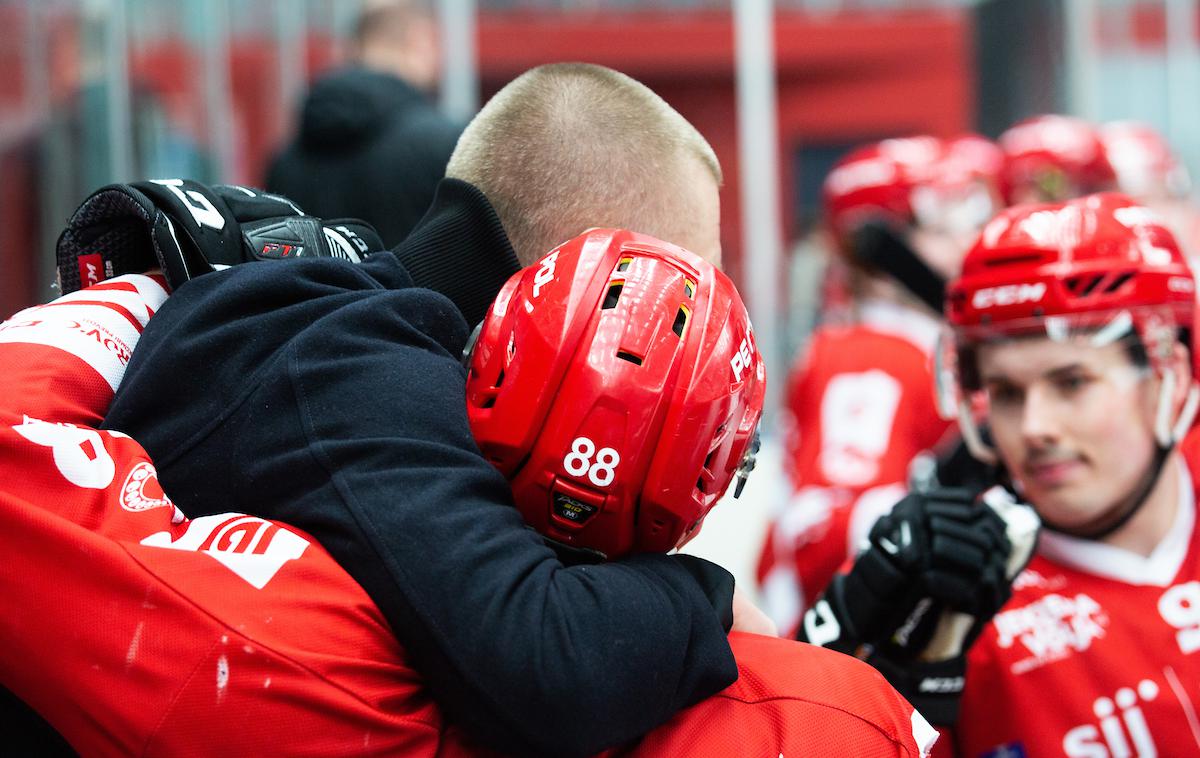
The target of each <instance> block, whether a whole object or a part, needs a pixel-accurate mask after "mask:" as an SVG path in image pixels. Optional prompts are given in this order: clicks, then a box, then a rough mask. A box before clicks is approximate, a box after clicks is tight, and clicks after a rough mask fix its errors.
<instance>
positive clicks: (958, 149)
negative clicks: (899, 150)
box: [910, 134, 1004, 236]
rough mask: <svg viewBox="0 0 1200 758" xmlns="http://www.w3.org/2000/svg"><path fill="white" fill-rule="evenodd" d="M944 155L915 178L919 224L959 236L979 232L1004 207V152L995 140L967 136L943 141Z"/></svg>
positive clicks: (914, 198) (914, 199) (915, 211)
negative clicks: (1001, 176)
mask: <svg viewBox="0 0 1200 758" xmlns="http://www.w3.org/2000/svg"><path fill="white" fill-rule="evenodd" d="M941 148H942V149H941V154H940V155H939V156H938V158H937V159H936V160H934V161H933V163H931V164H930V165H928V166H927V167H925V169H924V170H923V171H921V172H920V174H919V175H918V176H916V177H915V180H914V183H913V185H914V186H913V189H912V194H911V195H910V197H911V201H910V202H911V205H912V209H913V216H914V219H913V220H914V223H916V224H917V225H918V226H920V227H923V228H928V229H935V230H940V231H944V232H947V233H950V234H955V235H962V234H967V235H972V236H973V235H974V234H975V233H977V232H978V231H979V230H980V229H981V228H982V227H983V225H984V224H985V223H987V221H988V220H989V219H990V218H991V217H992V216H994V215H996V213H997V212H998V211H999V210H1000V209H1001V208H1002V207H1003V201H1002V199H1001V197H1000V174H1001V172H1002V170H1003V168H1004V153H1003V151H1001V150H1000V148H999V147H998V146H997V145H996V143H994V142H992V141H991V140H989V139H987V138H985V137H981V136H979V135H977V134H964V135H961V136H958V137H955V138H954V139H950V140H944V141H941Z"/></svg>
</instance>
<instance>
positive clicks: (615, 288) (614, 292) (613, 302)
mask: <svg viewBox="0 0 1200 758" xmlns="http://www.w3.org/2000/svg"><path fill="white" fill-rule="evenodd" d="M624 287H625V282H617V283H615V284H612V285H610V286H609V288H608V294H607V295H605V296H604V304H603V305H601V306H600V308H601V309H602V310H606V311H607V310H609V309H611V308H616V307H617V301H618V300H620V299H621V290H622V289H624Z"/></svg>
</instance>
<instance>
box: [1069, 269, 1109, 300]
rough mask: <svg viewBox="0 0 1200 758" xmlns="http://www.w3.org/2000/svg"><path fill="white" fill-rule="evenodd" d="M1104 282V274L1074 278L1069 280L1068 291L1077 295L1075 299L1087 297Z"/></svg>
mask: <svg viewBox="0 0 1200 758" xmlns="http://www.w3.org/2000/svg"><path fill="white" fill-rule="evenodd" d="M1103 280H1104V274H1095V275H1093V276H1073V277H1071V278H1070V279H1068V280H1067V289H1069V290H1071V292H1073V293H1074V294H1075V297H1087V296H1088V295H1090V294H1092V292H1093V291H1094V290H1095V289H1096V287H1098V286H1099V285H1100V282H1101V281H1103Z"/></svg>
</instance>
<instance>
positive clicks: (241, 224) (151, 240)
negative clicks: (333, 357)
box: [57, 179, 383, 294]
mask: <svg viewBox="0 0 1200 758" xmlns="http://www.w3.org/2000/svg"><path fill="white" fill-rule="evenodd" d="M381 249H383V244H382V242H380V240H379V235H377V234H376V233H375V230H374V229H373V228H371V226H370V225H368V224H366V223H364V222H362V221H354V220H335V221H322V220H321V219H319V218H316V217H315V216H308V215H306V214H304V213H303V211H301V210H300V209H299V208H298V207H296V205H295V204H294V203H292V202H291V201H290V200H288V199H287V198H284V197H280V196H279V195H272V194H270V193H268V192H263V191H262V190H256V189H250V188H248V187H241V186H236V185H223V184H218V185H215V186H212V187H209V186H207V185H204V184H200V183H199V182H193V181H191V180H188V179H155V180H152V181H144V182H134V183H133V184H110V185H108V186H106V187H102V188H100V189H99V190H97V191H96V192H94V193H92V194H91V195H90V196H89V197H88V198H87V199H86V200H84V201H83V203H82V204H81V205H80V206H79V208H78V209H76V211H75V213H73V214H72V215H71V218H70V220H69V221H68V222H67V227H66V229H65V230H64V231H63V233H62V235H60V236H59V238H58V248H57V262H58V283H59V287H60V289H61V290H62V292H63V294H67V293H70V292H74V291H75V290H78V289H82V288H83V287H87V286H90V285H92V284H97V283H99V282H101V281H103V280H105V279H111V278H112V277H114V276H120V275H121V274H141V273H145V272H147V271H151V270H154V269H161V270H162V272H163V274H164V275H165V276H166V279H167V283H168V284H169V285H170V287H171V288H172V289H176V288H178V287H179V286H180V285H182V284H183V283H184V282H186V281H188V280H189V279H193V278H195V277H197V276H200V275H201V274H206V273H209V272H211V271H219V270H221V269H223V268H229V267H230V266H234V265H237V264H239V263H246V262H249V261H256V260H277V259H286V258H311V257H322V258H345V259H346V260H349V261H353V262H357V261H359V260H361V259H362V257H364V256H365V255H367V254H368V253H371V252H374V251H376V250H381Z"/></svg>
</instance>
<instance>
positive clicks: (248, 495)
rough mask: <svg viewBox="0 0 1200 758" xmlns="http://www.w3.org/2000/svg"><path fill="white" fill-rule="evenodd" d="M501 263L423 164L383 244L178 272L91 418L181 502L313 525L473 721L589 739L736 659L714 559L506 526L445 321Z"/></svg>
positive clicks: (505, 495) (488, 293)
mask: <svg viewBox="0 0 1200 758" xmlns="http://www.w3.org/2000/svg"><path fill="white" fill-rule="evenodd" d="M401 261H403V264H402V263H401ZM517 268H518V265H517V262H516V257H515V256H514V255H513V253H512V249H511V246H510V245H509V243H508V240H507V238H506V237H505V236H504V233H503V229H502V227H501V225H500V223H499V220H498V219H497V218H496V215H495V212H494V211H493V209H492V208H491V206H490V205H489V204H488V202H487V200H486V198H485V197H484V196H483V194H482V193H480V192H479V191H478V190H477V189H475V188H474V187H472V186H470V185H469V184H465V183H463V182H458V181H455V180H445V181H444V182H443V183H442V185H441V186H440V187H439V190H438V198H437V200H436V201H435V204H434V207H433V208H431V210H430V211H429V213H428V214H427V215H426V216H425V218H424V219H423V220H422V222H421V224H420V225H418V227H417V229H416V230H415V231H414V233H413V235H412V236H411V237H410V238H409V239H408V240H407V241H406V242H405V243H404V244H402V245H401V246H400V247H399V248H397V250H396V251H395V252H394V253H393V252H382V253H378V254H375V255H373V256H370V257H368V258H367V259H366V260H365V261H364V262H363V263H362V264H359V265H353V264H350V263H347V262H344V261H340V260H331V259H313V260H303V259H302V260H293V261H280V262H258V263H249V264H245V265H242V266H237V267H235V268H233V269H230V270H228V271H224V272H219V273H215V274H211V275H205V276H202V277H199V278H198V279H195V280H193V281H191V282H188V283H187V284H185V285H183V286H182V287H180V288H179V290H178V291H177V292H175V293H174V294H173V295H172V296H171V297H170V298H169V299H168V301H167V303H166V304H165V306H164V307H163V308H162V310H161V311H160V312H159V313H158V314H157V315H155V317H154V318H153V319H151V321H150V323H149V325H148V327H147V328H146V331H145V333H144V334H143V336H142V338H141V342H140V343H139V345H138V348H137V350H136V351H135V353H134V356H133V358H132V360H131V361H130V364H129V368H128V371H127V373H126V375H125V379H124V382H123V384H122V385H121V387H120V390H119V391H118V393H117V397H116V399H115V401H114V403H113V405H112V409H111V412H110V414H109V416H108V419H107V421H106V423H105V425H106V427H108V428H110V429H116V430H120V431H122V432H125V433H127V434H130V435H131V436H133V437H134V438H135V439H137V440H138V441H139V442H140V443H141V444H142V445H143V446H145V448H146V449H147V450H148V451H149V453H150V454H151V456H152V458H153V460H154V461H155V464H156V465H157V467H158V473H159V478H160V480H161V481H162V483H163V486H164V489H165V490H166V491H167V492H169V493H171V497H172V498H173V499H174V500H175V501H176V502H177V503H178V504H179V505H180V507H181V508H183V510H184V512H186V513H187V514H188V515H189V516H190V517H193V518H195V517H197V516H202V515H206V514H209V513H214V512H226V511H241V512H246V513H250V514H253V515H257V516H261V517H264V518H270V519H278V520H281V521H284V522H286V523H289V524H292V525H294V526H296V527H299V528H301V529H304V530H305V531H307V532H308V533H310V534H312V535H313V536H315V537H316V538H317V539H318V540H319V541H320V542H321V544H322V545H323V546H324V547H325V548H326V549H327V550H328V551H329V552H330V553H331V554H332V555H333V557H334V558H335V559H336V560H337V561H338V562H339V563H340V564H341V565H342V566H343V567H344V568H345V569H346V570H347V571H348V572H349V573H350V574H351V575H352V576H353V577H354V578H355V579H356V580H357V581H358V582H359V583H360V584H361V585H362V586H363V588H364V589H365V590H366V591H367V593H368V594H369V595H370V596H371V598H372V599H373V600H374V601H375V602H376V604H377V605H378V606H379V608H380V610H381V611H382V612H383V614H384V616H385V617H386V618H387V620H388V622H389V623H390V624H391V627H392V629H393V631H394V632H395V634H396V637H397V639H398V640H399V641H400V642H401V643H402V644H403V645H404V646H405V647H406V648H407V649H408V650H409V651H410V652H411V653H412V654H413V661H414V663H415V665H416V666H417V667H418V669H419V670H420V672H421V674H422V675H423V676H424V677H425V679H426V681H427V682H428V685H429V687H430V688H431V691H432V693H433V694H434V696H435V698H437V700H438V701H439V703H440V704H441V706H442V707H443V709H444V711H445V712H446V714H447V716H449V717H450V718H451V719H452V720H454V721H455V722H457V723H458V724H460V725H461V726H463V727H465V728H466V729H467V730H468V731H469V732H470V733H472V734H473V735H474V736H475V737H476V738H477V739H479V740H481V741H482V742H483V743H485V744H488V745H490V746H493V747H496V748H498V749H501V750H505V751H510V752H514V753H518V754H533V753H537V754H556V755H558V754H587V753H592V752H596V751H599V750H601V749H603V748H606V747H610V746H614V745H617V744H620V743H623V742H626V741H628V740H630V739H633V738H635V737H637V736H639V735H641V734H644V733H645V732H647V731H649V730H650V729H651V728H653V727H655V726H657V725H659V724H661V723H663V722H665V721H666V720H668V719H669V718H670V717H671V716H672V715H673V714H674V713H676V712H677V711H679V710H680V709H682V708H684V707H686V706H688V705H690V704H692V703H695V702H697V701H699V700H701V699H703V698H705V697H707V696H708V695H711V694H713V693H715V692H717V691H719V690H721V689H722V688H724V687H726V686H727V685H729V684H730V683H732V682H733V681H734V680H735V679H736V677H737V670H736V665H735V662H734V660H733V656H732V654H731V652H730V650H729V646H728V643H727V641H726V630H727V629H728V627H729V625H730V623H731V620H732V619H731V596H732V589H733V580H732V577H731V576H730V575H729V574H728V573H727V572H726V571H724V570H723V569H721V568H720V567H718V566H715V565H714V564H711V563H709V562H707V561H703V560H701V559H698V558H694V557H691V556H684V555H673V556H667V555H639V556H634V557H630V558H626V559H622V560H618V561H612V562H609V563H606V564H600V565H573V566H569V565H565V564H564V563H563V562H561V560H560V559H559V558H558V557H557V556H556V554H555V553H554V552H553V551H552V550H551V549H550V548H548V547H547V546H546V545H545V544H544V543H543V542H542V540H541V539H540V537H539V536H538V535H537V534H535V533H534V532H532V531H530V530H529V529H527V528H525V527H524V525H523V522H522V520H521V517H520V515H519V514H518V512H517V510H516V509H515V508H513V507H512V500H511V494H510V492H509V489H508V485H507V482H506V480H505V479H504V478H503V477H502V476H501V475H500V474H499V473H498V472H497V471H496V470H495V469H494V468H493V467H492V466H491V465H490V464H489V463H487V462H486V461H485V460H484V459H483V458H482V456H481V455H480V453H479V450H478V448H477V446H476V445H475V442H474V440H473V439H472V437H471V432H470V429H469V427H468V423H467V418H466V410H465V402H464V397H465V390H464V387H465V371H464V369H463V368H462V367H461V365H460V361H459V356H460V354H461V350H462V347H463V344H464V341H465V339H466V336H467V333H468V328H467V324H468V320H467V319H469V320H470V322H472V323H473V322H475V321H478V320H480V319H482V317H483V315H484V313H485V311H486V308H487V307H488V305H489V304H490V301H491V299H492V297H494V295H495V294H496V292H497V291H498V290H499V288H500V286H501V285H502V284H503V282H504V281H505V280H506V279H507V277H508V276H509V275H510V274H511V273H513V272H515V271H516V270H517ZM414 279H415V280H416V281H417V282H420V283H422V284H426V285H428V286H430V287H432V288H433V289H426V288H418V287H416V286H414ZM434 289H436V290H438V291H434ZM464 315H465V316H466V317H467V319H464Z"/></svg>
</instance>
